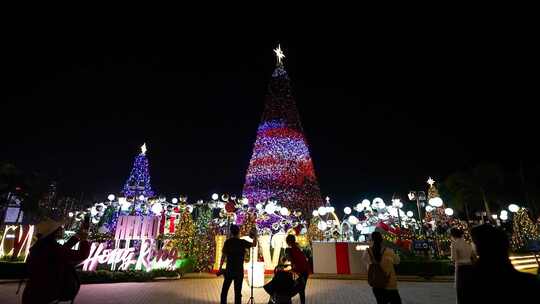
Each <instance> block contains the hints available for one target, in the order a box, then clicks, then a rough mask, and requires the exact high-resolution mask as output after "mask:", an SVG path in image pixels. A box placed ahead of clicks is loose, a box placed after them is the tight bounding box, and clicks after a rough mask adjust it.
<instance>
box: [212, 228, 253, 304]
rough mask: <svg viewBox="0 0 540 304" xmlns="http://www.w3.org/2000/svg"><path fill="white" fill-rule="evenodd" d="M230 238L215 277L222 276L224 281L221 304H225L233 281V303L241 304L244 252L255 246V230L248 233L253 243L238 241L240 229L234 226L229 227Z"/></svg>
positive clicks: (224, 247) (224, 248)
mask: <svg viewBox="0 0 540 304" xmlns="http://www.w3.org/2000/svg"><path fill="white" fill-rule="evenodd" d="M230 232H231V236H230V238H229V239H227V240H226V241H225V244H224V245H223V250H222V256H221V262H220V264H219V270H218V273H217V275H218V276H219V275H221V274H223V275H224V277H225V280H224V281H223V287H222V288H221V304H226V303H227V294H228V293H229V288H230V287H231V283H232V282H233V281H234V303H235V304H241V303H242V282H243V280H244V257H245V254H246V250H247V249H249V248H251V247H255V246H256V245H257V230H256V229H255V228H254V229H252V230H251V231H250V233H249V237H250V238H252V239H253V242H248V241H246V240H242V239H240V228H238V226H236V225H231V227H230ZM225 259H226V260H227V267H226V268H225V270H223V263H224V262H225Z"/></svg>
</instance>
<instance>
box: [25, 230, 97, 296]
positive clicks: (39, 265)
mask: <svg viewBox="0 0 540 304" xmlns="http://www.w3.org/2000/svg"><path fill="white" fill-rule="evenodd" d="M36 230H37V236H38V240H37V241H36V243H35V244H34V245H33V246H32V247H31V248H30V253H29V256H28V259H27V260H26V264H27V271H28V281H27V282H26V286H25V288H24V292H23V296H22V303H23V304H30V303H31V304H41V303H55V302H56V301H58V300H73V299H74V298H75V296H76V294H77V292H78V287H79V284H78V278H77V277H76V276H77V274H76V272H75V266H76V265H77V264H79V263H81V262H82V261H83V260H84V259H85V258H87V257H88V254H89V253H90V244H89V243H88V241H87V240H86V238H87V233H86V231H83V230H81V231H79V233H77V234H76V235H74V236H73V237H71V238H70V239H69V240H68V241H67V242H66V243H65V244H63V245H60V244H59V243H58V242H57V241H56V240H57V239H58V238H60V237H62V234H63V228H62V223H61V222H57V221H53V220H51V219H47V220H45V221H43V222H41V223H39V224H37V225H36ZM77 243H79V249H78V250H72V249H71V248H72V247H73V246H75V245H76V244H77ZM73 281H75V282H73ZM67 284H70V285H71V286H73V287H72V288H71V292H72V293H74V294H72V297H73V298H72V299H63V297H65V296H66V291H67V290H66V289H69V288H67V287H66V285H67Z"/></svg>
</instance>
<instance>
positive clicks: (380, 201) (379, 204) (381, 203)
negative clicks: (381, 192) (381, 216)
mask: <svg viewBox="0 0 540 304" xmlns="http://www.w3.org/2000/svg"><path fill="white" fill-rule="evenodd" d="M373 205H375V206H376V207H377V208H379V209H384V208H386V204H385V203H384V201H383V199H382V198H380V197H376V198H375V199H373Z"/></svg>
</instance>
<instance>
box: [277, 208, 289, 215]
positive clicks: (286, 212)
mask: <svg viewBox="0 0 540 304" xmlns="http://www.w3.org/2000/svg"><path fill="white" fill-rule="evenodd" d="M279 213H281V215H283V216H288V215H289V209H287V207H281V209H279Z"/></svg>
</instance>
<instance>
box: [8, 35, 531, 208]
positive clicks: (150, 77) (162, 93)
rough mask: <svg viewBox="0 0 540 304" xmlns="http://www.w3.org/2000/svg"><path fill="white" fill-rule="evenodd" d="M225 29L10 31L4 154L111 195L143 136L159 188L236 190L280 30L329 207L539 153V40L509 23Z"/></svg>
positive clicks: (72, 185) (199, 194) (71, 187)
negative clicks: (249, 33)
mask: <svg viewBox="0 0 540 304" xmlns="http://www.w3.org/2000/svg"><path fill="white" fill-rule="evenodd" d="M201 36H204V35H201ZM223 38H227V37H222V38H221V39H215V38H213V37H204V38H202V37H199V38H197V39H190V38H186V37H181V36H179V35H177V36H171V35H170V34H168V33H160V35H157V34H156V35H151V37H147V35H141V36H139V35H136V33H131V35H124V34H121V33H119V32H109V33H105V34H103V33H93V32H92V31H86V32H83V33H75V31H74V32H63V33H58V34H55V33H50V32H46V31H45V30H43V31H40V30H33V31H32V32H31V34H30V35H14V36H13V37H9V38H8V39H7V40H6V41H5V42H6V43H4V47H3V50H4V51H7V53H5V54H4V55H3V56H2V59H1V60H2V68H1V73H2V74H3V76H4V77H3V78H4V79H5V80H4V81H3V86H4V88H3V89H2V90H1V91H2V93H1V94H2V98H1V100H2V110H1V111H0V113H1V114H0V130H1V133H2V140H1V144H0V147H1V148H0V161H8V162H12V163H14V164H15V165H16V166H17V167H19V168H21V169H23V170H25V171H37V172H41V173H43V174H46V175H47V176H50V177H51V178H54V179H57V181H58V182H59V189H60V190H61V191H63V192H64V193H66V194H73V195H74V196H76V197H78V196H79V195H80V193H81V192H84V195H85V196H86V197H92V196H95V197H99V198H103V199H104V198H105V197H106V195H107V194H108V193H119V191H120V190H121V189H122V186H123V184H124V182H125V180H126V179H127V177H128V174H129V171H130V169H131V165H132V163H133V160H134V157H135V156H136V154H137V153H139V151H140V150H139V147H140V146H141V145H142V143H143V142H146V143H147V145H148V149H149V150H148V157H149V160H150V173H151V176H152V185H153V187H154V188H155V190H156V191H157V192H158V193H160V194H164V195H167V196H169V197H170V196H176V195H178V194H187V195H188V196H189V197H190V200H194V199H198V198H207V197H209V196H210V195H211V193H213V192H220V193H221V192H229V193H237V194H240V193H241V190H242V186H243V183H244V175H245V172H246V169H247V166H248V162H249V159H250V157H251V149H252V146H253V143H254V141H255V136H256V130H257V125H258V123H259V121H260V118H261V115H262V110H263V103H264V96H265V94H266V90H267V84H268V81H269V78H270V76H271V72H272V70H273V68H274V66H275V57H274V54H273V52H272V49H273V48H274V47H275V46H276V44H277V43H278V42H280V43H281V46H282V48H283V49H284V51H285V54H286V56H287V57H286V58H285V65H286V68H287V70H288V72H289V75H290V77H291V79H292V84H293V89H294V94H295V97H296V101H297V106H298V108H299V112H300V115H301V119H302V123H303V127H304V131H305V135H306V137H307V140H308V143H309V145H310V150H311V155H312V157H313V160H314V164H315V169H316V174H317V176H318V178H319V183H320V185H321V190H322V192H323V195H324V196H326V195H329V196H330V197H332V198H333V201H334V202H335V203H336V204H352V203H353V202H357V201H358V200H361V199H363V198H366V197H367V198H372V197H374V196H375V195H382V194H385V195H391V194H392V193H393V192H402V193H403V194H405V193H406V192H407V191H408V190H411V189H415V188H416V189H418V188H419V187H425V186H426V184H425V180H426V179H427V177H428V176H433V177H434V178H435V179H436V180H437V179H439V180H440V179H442V178H444V177H445V176H447V175H448V174H450V173H452V172H454V171H456V170H459V169H466V168H468V167H470V166H473V165H474V164H476V163H479V162H482V161H490V162H491V161H494V162H500V163H501V164H503V165H504V166H505V168H506V169H507V170H508V171H509V172H513V171H515V170H517V166H518V164H519V162H518V160H519V159H525V160H527V161H528V162H536V160H535V158H532V156H534V157H537V153H536V152H535V148H534V144H535V143H534V141H535V139H536V138H537V130H538V127H537V122H536V120H537V113H538V112H537V110H536V109H535V107H534V104H532V103H533V102H537V100H538V98H537V92H533V90H532V88H534V87H536V86H537V84H536V83H535V82H533V78H531V77H530V75H529V74H530V73H534V74H537V72H538V71H537V70H533V68H532V66H531V64H530V62H529V59H528V56H529V55H530V52H531V51H532V49H531V46H532V42H530V41H529V39H525V38H524V37H523V36H521V35H519V34H516V33H515V32H505V31H499V30H493V31H481V30H471V29H466V28H462V29H457V28H456V29H446V30H439V29H430V28H429V27H426V28H425V29H424V30H423V31H418V32H409V31H406V30H398V29H395V28H394V29H392V30H390V29H389V30H386V29H381V30H380V31H377V32H376V33H365V32H361V31H360V32H356V33H350V34H348V35H345V36H343V37H341V36H338V35H334V34H333V33H328V34H320V35H319V34H317V35H315V34H312V35H304V34H303V33H301V32H299V33H298V35H286V36H282V37H280V36H279V35H268V36H265V35H259V36H256V37H255V38H254V37H236V38H234V39H232V38H231V39H223ZM532 93H534V95H532Z"/></svg>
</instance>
